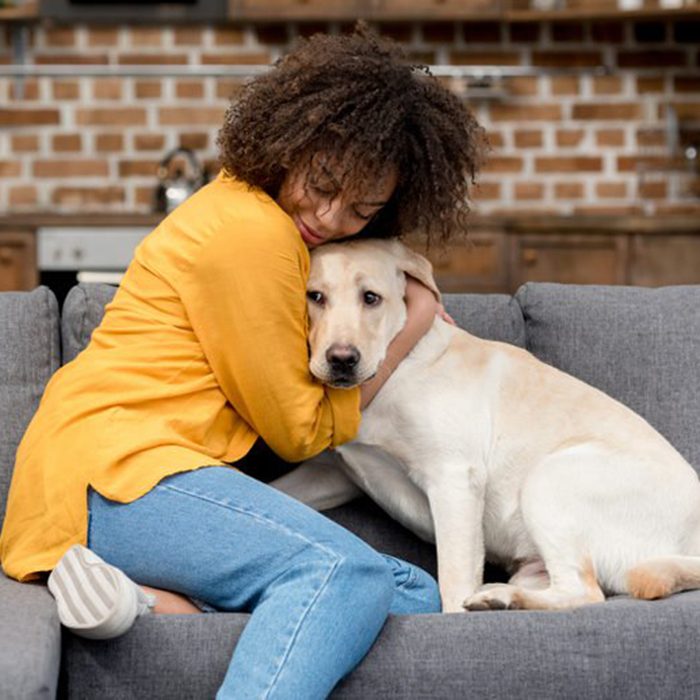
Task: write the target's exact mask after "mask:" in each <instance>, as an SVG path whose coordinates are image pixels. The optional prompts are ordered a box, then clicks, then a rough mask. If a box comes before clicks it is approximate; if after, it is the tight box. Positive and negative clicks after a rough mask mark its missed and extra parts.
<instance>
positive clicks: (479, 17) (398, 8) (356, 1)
mask: <svg viewBox="0 0 700 700" xmlns="http://www.w3.org/2000/svg"><path fill="white" fill-rule="evenodd" d="M555 4H556V3H552V5H553V6H554V5H555ZM698 14H700V8H699V7H697V6H693V5H690V6H687V7H681V8H672V9H668V8H662V7H661V6H660V4H659V3H658V2H656V3H655V2H653V1H651V2H648V3H647V4H646V5H645V6H644V7H642V8H640V9H638V10H631V11H630V10H620V9H619V7H618V4H617V2H616V0H608V1H607V2H598V3H589V2H588V1H587V0H586V2H582V1H579V2H569V3H565V6H564V7H558V8H557V9H551V10H537V9H532V2H530V0H511V1H509V2H501V3H497V2H493V1H492V0H347V1H343V0H228V17H229V19H230V20H231V21H241V20H242V21H261V22H264V21H276V22H280V21H288V20H292V21H294V20H297V21H299V20H301V21H304V20H347V21H354V20H356V19H357V18H359V17H362V18H364V19H367V20H375V21H391V22H394V21H402V20H447V21H451V20H455V21H458V20H463V21H475V22H483V21H484V20H491V21H497V22H498V21H502V22H520V23H531V22H541V21H561V22H580V21H582V20H587V19H664V18H669V19H673V18H679V19H683V18H687V17H688V18H692V17H697V16H698Z"/></svg>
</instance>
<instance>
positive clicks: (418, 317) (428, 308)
mask: <svg viewBox="0 0 700 700" xmlns="http://www.w3.org/2000/svg"><path fill="white" fill-rule="evenodd" d="M405 300H406V314H407V318H406V324H405V325H404V327H403V328H402V329H401V331H400V332H399V333H398V335H397V336H396V337H395V338H394V339H393V340H392V341H391V343H389V347H388V348H387V351H386V356H385V358H384V361H383V362H382V363H381V365H379V368H378V369H377V373H376V374H375V375H374V377H372V379H370V380H368V381H366V382H365V383H364V384H362V385H361V386H360V408H361V409H364V408H366V407H367V406H368V405H369V404H370V402H371V401H372V399H373V398H374V397H375V395H376V394H377V392H378V391H379V389H380V388H381V387H382V386H383V385H384V383H385V382H386V380H387V379H389V377H390V376H391V373H392V372H393V371H394V370H395V369H396V368H397V367H398V366H399V363H400V362H401V360H403V358H404V357H406V355H408V353H409V352H411V350H413V348H414V346H415V345H416V343H417V342H418V341H419V340H420V339H421V338H422V337H423V336H424V335H425V334H426V333H427V332H428V331H429V330H430V329H431V328H432V325H433V322H434V321H435V315H436V314H438V313H439V312H440V309H442V304H440V303H439V302H438V300H437V299H436V298H435V295H434V294H433V292H431V291H430V290H429V289H428V288H427V287H426V286H425V285H424V284H422V283H421V282H419V281H418V280H417V279H415V278H413V277H410V276H408V275H407V276H406V293H405ZM443 311H444V309H443ZM453 323H454V322H453Z"/></svg>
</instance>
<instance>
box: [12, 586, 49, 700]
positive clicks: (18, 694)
mask: <svg viewBox="0 0 700 700" xmlns="http://www.w3.org/2000/svg"><path fill="white" fill-rule="evenodd" d="M0 649H2V653H0V698H3V700H28V699H29V698H32V699H34V698H37V699H38V698H55V697H56V686H57V685H58V670H59V666H60V656H61V626H60V624H59V622H58V614H57V612H56V603H55V601H54V599H53V598H52V597H51V594H50V593H49V591H48V589H47V588H46V586H44V585H42V584H40V583H18V582H17V581H13V580H12V579H9V578H7V577H6V576H5V575H4V574H2V573H0Z"/></svg>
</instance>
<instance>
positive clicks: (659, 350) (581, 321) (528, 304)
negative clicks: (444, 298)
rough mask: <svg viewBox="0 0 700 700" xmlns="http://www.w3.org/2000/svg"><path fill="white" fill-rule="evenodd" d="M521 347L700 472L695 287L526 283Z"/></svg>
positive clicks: (699, 331)
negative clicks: (609, 401) (637, 419)
mask: <svg viewBox="0 0 700 700" xmlns="http://www.w3.org/2000/svg"><path fill="white" fill-rule="evenodd" d="M516 298H517V300H518V302H519V303H520V306H521V307H522V311H523V316H524V317H525V325H526V329H527V348H528V349H529V350H530V351H531V352H533V353H534V354H535V355H536V356H537V357H539V358H540V359H541V360H544V362H547V363H548V364H551V365H554V366H555V367H558V368H559V369H561V370H564V371H565V372H568V373H569V374H572V375H574V376H575V377H578V378H579V379H582V380H584V381H585V382H588V383H589V384H591V385H593V386H595V387H597V388H598V389H601V390H602V391H604V392H606V393H607V394H609V395H610V396H612V397H613V398H616V399H617V400H618V401H621V402H622V403H624V404H625V405H627V406H629V407H630V408H632V409H633V410H634V411H636V412H637V413H639V414H640V415H641V416H642V417H644V418H646V420H647V421H649V423H651V425H653V426H654V427H655V428H656V429H657V430H658V431H659V432H660V433H661V434H662V435H663V436H664V437H665V438H666V439H667V440H669V442H671V444H672V445H673V446H674V447H675V448H676V449H677V450H678V451H679V452H680V453H681V454H682V455H683V456H684V457H685V458H686V459H687V460H688V461H689V462H690V463H691V464H692V465H693V466H694V467H695V469H696V470H698V471H700V432H699V430H698V426H700V372H698V366H700V286H678V287H663V288H659V289H645V288H641V287H605V286H595V285H591V286H578V285H562V284H544V283H528V284H525V285H523V286H522V287H521V288H520V289H519V290H518V292H517V294H516Z"/></svg>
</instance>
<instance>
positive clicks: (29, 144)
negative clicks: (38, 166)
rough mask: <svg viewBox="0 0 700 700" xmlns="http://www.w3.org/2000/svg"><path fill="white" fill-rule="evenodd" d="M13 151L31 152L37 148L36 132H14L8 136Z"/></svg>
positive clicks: (37, 138)
mask: <svg viewBox="0 0 700 700" xmlns="http://www.w3.org/2000/svg"><path fill="white" fill-rule="evenodd" d="M10 150H11V151H12V152H13V153H32V152H36V151H38V150H39V137H38V136H37V135H36V134H15V135H13V136H12V137H11V138H10Z"/></svg>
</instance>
